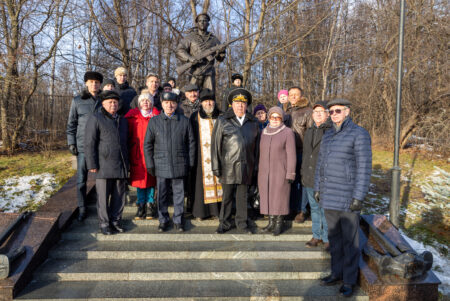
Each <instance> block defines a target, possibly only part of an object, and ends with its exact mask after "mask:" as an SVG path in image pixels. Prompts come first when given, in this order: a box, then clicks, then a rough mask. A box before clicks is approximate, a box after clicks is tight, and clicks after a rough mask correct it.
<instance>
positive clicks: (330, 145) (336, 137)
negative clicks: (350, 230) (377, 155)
mask: <svg viewBox="0 0 450 301" xmlns="http://www.w3.org/2000/svg"><path fill="white" fill-rule="evenodd" d="M371 173H372V149H371V142H370V135H369V133H368V132H367V131H366V130H365V129H364V128H362V127H360V126H358V125H356V124H355V123H353V121H352V120H351V118H347V119H346V120H345V121H344V122H343V123H342V125H341V127H340V129H339V130H338V131H336V129H335V127H334V126H332V127H331V128H330V129H329V130H328V131H326V132H325V133H324V135H323V137H322V143H321V145H320V151H319V158H318V160H317V166H316V171H315V178H314V191H319V192H320V205H321V206H322V207H323V208H324V209H331V210H339V211H350V209H349V207H350V204H351V202H352V199H357V200H360V201H362V200H364V198H365V196H366V194H367V191H368V190H369V184H370V175H371Z"/></svg>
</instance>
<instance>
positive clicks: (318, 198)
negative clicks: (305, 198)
mask: <svg viewBox="0 0 450 301" xmlns="http://www.w3.org/2000/svg"><path fill="white" fill-rule="evenodd" d="M314 199H315V200H316V202H317V203H320V192H318V191H315V192H314Z"/></svg>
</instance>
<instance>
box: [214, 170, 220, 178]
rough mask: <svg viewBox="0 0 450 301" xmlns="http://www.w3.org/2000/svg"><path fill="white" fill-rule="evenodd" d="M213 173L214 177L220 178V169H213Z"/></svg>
mask: <svg viewBox="0 0 450 301" xmlns="http://www.w3.org/2000/svg"><path fill="white" fill-rule="evenodd" d="M213 175H215V176H216V177H218V178H220V171H218V170H213Z"/></svg>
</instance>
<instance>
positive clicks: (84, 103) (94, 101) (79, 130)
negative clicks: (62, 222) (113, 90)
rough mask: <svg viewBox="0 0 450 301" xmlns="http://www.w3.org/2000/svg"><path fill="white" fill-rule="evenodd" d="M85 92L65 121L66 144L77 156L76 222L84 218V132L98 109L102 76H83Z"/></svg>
mask: <svg viewBox="0 0 450 301" xmlns="http://www.w3.org/2000/svg"><path fill="white" fill-rule="evenodd" d="M84 82H85V84H86V90H83V91H82V92H81V95H78V96H76V97H75V98H74V99H73V100H72V104H71V106H70V112H69V119H68V121H67V144H68V145H69V150H70V152H71V153H72V155H74V156H77V198H78V209H79V212H78V220H79V221H83V220H84V219H85V218H86V181H87V174H88V170H87V168H86V160H85V156H84V130H85V128H86V122H87V120H88V117H89V116H90V115H92V113H94V112H95V111H96V110H97V109H98V108H99V107H100V102H99V100H98V93H99V92H100V85H101V83H102V82H103V76H102V75H101V74H100V73H98V72H94V71H88V72H86V73H85V74H84Z"/></svg>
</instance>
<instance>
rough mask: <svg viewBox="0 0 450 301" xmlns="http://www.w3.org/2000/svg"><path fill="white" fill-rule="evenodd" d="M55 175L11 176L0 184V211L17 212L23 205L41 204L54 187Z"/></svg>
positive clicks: (55, 185)
mask: <svg viewBox="0 0 450 301" xmlns="http://www.w3.org/2000/svg"><path fill="white" fill-rule="evenodd" d="M57 185H58V184H57V183H56V181H55V175H53V174H49V173H44V174H40V175H32V176H23V177H12V178H8V179H5V180H4V181H3V183H1V185H0V211H3V212H18V211H19V210H20V209H21V208H23V207H24V206H30V205H33V204H35V205H37V204H39V203H41V204H43V203H45V201H46V200H47V199H48V198H49V196H50V195H51V193H52V192H53V191H54V190H55V189H56V187H57Z"/></svg>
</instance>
